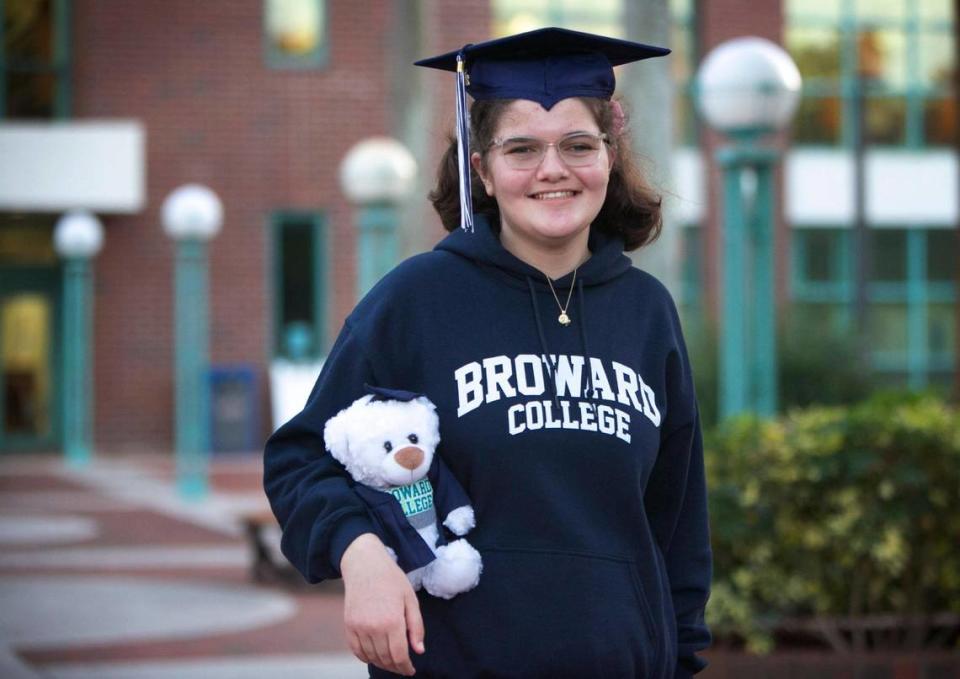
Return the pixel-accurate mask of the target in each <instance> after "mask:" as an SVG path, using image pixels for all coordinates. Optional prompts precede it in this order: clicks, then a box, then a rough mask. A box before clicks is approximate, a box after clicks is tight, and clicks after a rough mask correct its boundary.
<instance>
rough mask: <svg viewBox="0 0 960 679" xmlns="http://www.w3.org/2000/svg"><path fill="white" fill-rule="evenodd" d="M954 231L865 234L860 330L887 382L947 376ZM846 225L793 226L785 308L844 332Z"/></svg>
mask: <svg viewBox="0 0 960 679" xmlns="http://www.w3.org/2000/svg"><path fill="white" fill-rule="evenodd" d="M956 237H957V235H956V232H955V231H953V230H951V229H946V228H939V229H938V228H931V229H924V228H909V229H887V228H883V229H879V228H875V229H873V230H872V231H871V234H870V253H869V254H870V266H869V269H870V277H869V282H868V287H867V302H868V305H869V306H868V309H867V331H868V338H869V340H868V341H869V344H870V352H871V360H872V363H873V367H874V369H875V371H876V372H877V374H878V375H879V376H880V377H881V378H882V379H883V380H885V382H886V383H889V384H899V385H900V386H909V387H913V388H918V387H924V386H927V385H928V384H938V383H947V382H949V380H950V375H951V372H952V370H953V369H954V368H953V366H954V363H955V361H956V356H955V347H956V334H955V333H956V304H957V294H956V289H955V286H954V282H953V276H954V275H955V274H954V269H955V266H956V262H955V259H954V257H955V254H954V253H955V252H956V240H955V239H956ZM851 238H852V233H851V231H850V230H849V229H844V228H834V229H820V228H817V229H814V228H798V229H794V231H793V243H792V247H791V253H792V256H793V267H792V281H791V283H792V284H791V292H792V300H793V306H792V308H791V313H792V314H805V315H806V314H808V315H809V317H810V319H811V322H813V323H816V324H817V325H818V326H819V327H823V325H824V322H825V320H828V321H829V323H830V325H831V326H832V327H833V328H834V330H838V331H841V332H844V333H849V332H850V331H851V329H852V323H853V318H854V313H853V303H854V295H855V290H854V281H853V272H854V262H853V258H852V257H853V252H852V250H851V247H850V243H851Z"/></svg>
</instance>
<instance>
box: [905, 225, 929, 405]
mask: <svg viewBox="0 0 960 679" xmlns="http://www.w3.org/2000/svg"><path fill="white" fill-rule="evenodd" d="M926 280H927V243H926V234H925V232H924V231H923V230H921V229H919V228H916V227H914V228H911V229H910V230H908V231H907V365H908V377H907V383H908V384H909V386H910V388H911V389H924V388H925V387H926V386H927V369H928V367H929V364H930V356H929V348H930V340H929V337H928V332H927V328H928V327H929V322H930V321H929V317H928V311H927V285H926Z"/></svg>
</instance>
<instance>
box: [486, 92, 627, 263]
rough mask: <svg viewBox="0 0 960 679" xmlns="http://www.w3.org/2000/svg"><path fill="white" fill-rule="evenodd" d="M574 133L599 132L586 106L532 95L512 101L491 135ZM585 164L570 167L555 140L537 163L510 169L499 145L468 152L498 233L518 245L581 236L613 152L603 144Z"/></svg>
mask: <svg viewBox="0 0 960 679" xmlns="http://www.w3.org/2000/svg"><path fill="white" fill-rule="evenodd" d="M574 133H587V134H591V135H599V134H600V128H599V126H598V125H597V121H596V120H595V119H594V117H593V114H592V113H591V112H590V109H588V108H587V106H586V105H585V104H584V103H583V102H582V101H580V100H579V99H575V98H570V99H564V100H562V101H560V102H558V103H557V104H555V105H554V107H553V108H552V109H550V110H549V111H547V110H546V109H544V108H543V107H542V106H541V105H540V104H538V103H536V102H534V101H527V100H525V99H518V100H516V101H514V102H512V103H511V104H510V105H509V106H508V107H507V108H506V110H505V111H504V112H503V114H502V115H501V116H500V120H499V122H498V125H497V130H496V133H495V135H494V138H495V139H497V140H504V139H513V138H535V139H539V140H541V141H544V142H548V143H549V142H557V141H560V140H561V139H564V138H566V137H568V136H569V135H571V134H574ZM600 146H601V147H602V148H601V149H600V151H599V153H598V154H597V156H596V159H595V160H593V161H591V162H590V164H588V165H585V166H579V167H570V166H568V165H567V164H566V163H564V161H563V160H562V159H561V158H560V156H559V154H558V152H557V147H556V146H548V147H547V149H546V154H545V155H544V156H543V160H542V161H541V162H540V164H539V165H537V166H536V167H534V168H532V169H516V168H514V167H511V166H510V165H509V164H508V162H507V160H506V159H505V156H504V152H505V149H504V147H498V146H493V147H491V148H490V149H489V150H487V151H486V156H485V158H483V157H481V155H480V153H474V154H473V155H472V158H471V162H472V164H473V167H474V170H475V171H476V172H477V173H478V174H479V175H480V178H481V179H482V180H483V184H484V187H485V188H486V191H487V194H488V195H490V196H493V197H494V198H496V200H497V204H498V205H499V207H500V225H501V229H502V236H501V237H502V238H509V239H510V240H511V241H512V242H514V243H520V244H522V246H523V247H524V248H533V249H535V250H541V251H542V250H555V249H557V248H562V247H565V246H568V245H570V244H571V243H578V242H579V241H582V243H583V246H584V248H585V247H586V240H587V236H588V232H589V228H590V223H591V222H592V221H593V219H594V218H595V217H596V216H597V214H598V213H599V212H600V208H601V207H602V206H603V201H604V199H605V198H606V195H607V183H608V181H609V179H610V168H611V166H612V164H613V157H612V154H611V151H610V149H609V147H608V146H607V144H605V143H602V144H601V145H600Z"/></svg>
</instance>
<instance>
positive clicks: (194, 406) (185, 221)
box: [161, 184, 223, 499]
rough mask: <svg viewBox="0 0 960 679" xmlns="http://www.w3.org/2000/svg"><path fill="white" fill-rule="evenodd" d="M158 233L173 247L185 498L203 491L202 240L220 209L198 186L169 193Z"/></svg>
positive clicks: (180, 473)
mask: <svg viewBox="0 0 960 679" xmlns="http://www.w3.org/2000/svg"><path fill="white" fill-rule="evenodd" d="M161 220H162V222H163V229H164V231H165V232H166V233H167V235H168V236H170V237H171V238H172V239H173V240H174V242H175V243H176V264H175V267H174V327H175V337H174V354H175V369H174V382H175V385H176V387H175V388H176V397H175V398H176V404H175V430H176V435H175V439H176V440H175V446H176V463H177V487H178V489H179V491H180V493H181V494H182V495H183V496H185V497H187V498H192V499H196V498H200V497H203V496H204V495H205V494H206V492H207V475H208V474H207V467H208V455H209V451H210V416H209V413H210V399H209V393H208V389H207V384H206V376H207V368H208V351H209V348H208V345H209V333H208V326H209V316H208V311H207V249H206V248H207V241H209V240H210V239H211V238H213V237H214V236H215V235H217V233H218V232H219V231H220V226H221V224H222V223H223V205H222V204H221V203H220V199H219V198H218V197H217V194H215V193H214V192H213V191H211V190H210V189H209V188H207V187H206V186H201V185H199V184H186V185H184V186H181V187H179V188H178V189H176V190H174V191H173V192H172V193H171V194H170V195H169V196H167V199H166V200H165V201H164V202H163V207H162V210H161Z"/></svg>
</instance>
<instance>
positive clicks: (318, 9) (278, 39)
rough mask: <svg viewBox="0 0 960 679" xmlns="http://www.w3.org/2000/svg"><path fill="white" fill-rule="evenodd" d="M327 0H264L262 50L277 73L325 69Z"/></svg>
mask: <svg viewBox="0 0 960 679" xmlns="http://www.w3.org/2000/svg"><path fill="white" fill-rule="evenodd" d="M328 14H329V13H328V11H327V2H326V0H263V51H264V60H265V61H266V64H267V66H269V67H270V68H274V69H278V70H306V69H316V68H323V67H325V66H326V65H327V62H328V60H329V55H330V46H329V43H330V30H329V23H330V22H329V21H328Z"/></svg>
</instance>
